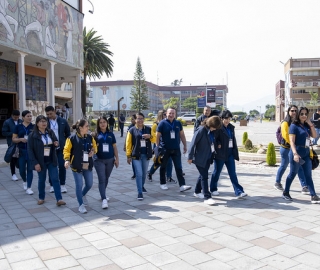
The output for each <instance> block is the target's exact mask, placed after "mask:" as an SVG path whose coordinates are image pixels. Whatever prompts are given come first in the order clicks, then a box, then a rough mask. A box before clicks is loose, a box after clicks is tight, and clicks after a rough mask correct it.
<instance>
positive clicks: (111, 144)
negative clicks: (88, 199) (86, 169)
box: [93, 116, 119, 209]
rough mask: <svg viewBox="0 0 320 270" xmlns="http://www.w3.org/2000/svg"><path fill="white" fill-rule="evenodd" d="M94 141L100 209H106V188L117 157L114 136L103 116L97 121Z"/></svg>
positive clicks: (116, 162)
mask: <svg viewBox="0 0 320 270" xmlns="http://www.w3.org/2000/svg"><path fill="white" fill-rule="evenodd" d="M95 140H96V142H97V146H98V152H97V155H96V156H97V159H95V160H94V162H93V165H94V168H95V169H96V172H97V175H98V181H99V192H100V196H101V200H102V209H106V208H108V200H107V197H106V188H107V185H108V181H109V177H110V175H111V172H112V169H113V166H116V168H118V166H119V155H118V149H117V144H116V138H115V137H114V134H113V133H112V132H110V130H109V127H108V120H107V117H105V116H100V117H99V118H98V121H97V130H96V135H95Z"/></svg>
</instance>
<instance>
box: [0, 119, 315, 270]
mask: <svg viewBox="0 0 320 270" xmlns="http://www.w3.org/2000/svg"><path fill="white" fill-rule="evenodd" d="M261 125H262V126H261ZM276 126H277V124H275V123H272V122H271V123H265V124H260V123H251V124H250V123H249V127H238V126H237V132H238V133H241V131H245V130H249V131H250V132H249V137H250V136H251V137H253V138H255V139H254V140H256V142H254V143H260V142H259V141H258V140H264V141H265V142H264V141H261V143H264V144H266V143H267V142H268V140H270V141H272V140H273V137H275V136H274V132H275V131H274V130H275V127H276ZM263 132H264V134H260V133H263ZM186 134H187V138H188V141H190V138H191V135H192V132H191V131H189V130H186ZM250 134H251V135H250ZM238 137H239V135H238ZM256 137H259V138H258V139H257V138H256ZM116 138H117V141H118V148H119V152H120V167H119V168H118V169H114V170H113V172H112V175H111V178H110V181H109V185H108V188H107V195H108V196H109V197H110V201H109V208H108V209H106V210H103V209H101V201H100V198H99V192H98V183H97V176H96V173H95V171H94V185H93V188H92V189H91V190H90V191H89V193H88V194H87V199H88V201H89V207H88V208H87V209H88V213H87V214H80V213H79V212H78V204H77V201H76V196H75V190H74V180H73V176H72V174H71V171H70V170H68V172H67V182H66V183H67V189H68V193H66V194H63V199H64V200H65V201H66V203H67V205H66V206H61V207H57V206H56V205H55V199H54V195H53V194H52V193H47V194H46V201H45V203H44V204H43V205H40V206H39V205H37V198H38V197H37V196H38V192H37V179H38V177H37V175H36V174H35V173H34V180H33V185H32V188H33V191H34V195H27V194H25V192H24V190H23V187H22V181H21V179H20V178H19V181H16V182H14V181H11V176H10V169H9V167H8V166H5V167H2V168H0V245H1V248H0V269H1V270H3V269H23V270H28V269H55V270H56V269H219V270H220V269H246V270H247V269H304V270H306V269H320V255H319V254H320V253H319V250H320V226H319V225H320V205H312V204H311V203H310V196H307V195H302V194H301V193H300V190H301V188H300V186H299V181H294V182H293V185H292V191H291V196H292V197H293V199H294V200H293V202H286V201H284V200H283V199H282V198H281V192H279V191H277V190H275V189H274V188H273V183H274V179H275V174H276V171H277V167H267V166H265V165H264V164H260V163H257V165H255V163H252V164H245V163H241V162H240V163H238V165H237V172H238V177H239V181H240V183H241V185H243V187H244V188H245V191H246V192H247V193H248V195H249V196H248V197H247V199H245V200H237V199H236V198H235V196H234V194H233V189H232V186H231V183H230V180H229V178H228V175H227V172H226V170H225V169H224V170H223V172H222V175H221V180H220V181H219V192H220V195H219V196H216V197H215V201H216V204H215V205H214V206H207V205H205V204H204V203H203V202H202V200H200V199H197V198H194V197H193V190H194V189H192V190H191V191H187V192H185V193H180V192H179V191H178V190H179V189H178V186H177V185H176V184H171V183H169V184H168V186H169V190H167V191H165V190H161V189H160V187H159V174H158V173H156V174H155V175H154V177H153V178H154V180H153V182H148V181H147V182H146V185H145V187H146V189H147V190H148V193H147V194H146V195H145V196H144V197H145V198H144V200H143V201H137V199H136V196H137V192H136V186H135V181H132V180H130V177H131V175H132V172H131V167H130V166H129V165H127V164H126V163H125V162H126V160H125V155H124V152H123V151H122V146H123V139H122V138H119V134H118V133H116ZM268 138H269V139H268ZM274 139H275V138H274ZM238 140H239V139H238ZM183 169H184V172H185V173H186V182H187V184H190V185H192V186H194V184H195V181H196V177H197V175H198V173H197V170H196V168H195V166H193V165H188V164H187V163H186V161H185V158H183ZM287 173H288V170H287V172H286V173H285V176H286V175H287ZM173 175H174V178H176V177H175V174H173ZM313 179H314V183H315V187H316V190H318V192H319V193H320V191H319V190H320V184H319V183H320V174H319V169H317V170H315V171H314V172H313ZM283 183H284V179H283ZM46 191H47V192H48V191H49V186H47V188H46Z"/></svg>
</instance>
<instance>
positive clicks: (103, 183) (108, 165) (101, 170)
mask: <svg viewBox="0 0 320 270" xmlns="http://www.w3.org/2000/svg"><path fill="white" fill-rule="evenodd" d="M93 165H94V168H95V169H96V172H97V175H98V181H99V192H100V196H101V199H102V200H105V199H106V188H107V186H108V182H109V177H110V174H111V172H112V169H113V166H114V158H108V159H97V160H95V161H94V163H93Z"/></svg>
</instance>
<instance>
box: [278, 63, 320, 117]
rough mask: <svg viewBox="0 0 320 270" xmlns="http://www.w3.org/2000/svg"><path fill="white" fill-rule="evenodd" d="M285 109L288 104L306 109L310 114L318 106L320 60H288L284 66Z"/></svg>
mask: <svg viewBox="0 0 320 270" xmlns="http://www.w3.org/2000/svg"><path fill="white" fill-rule="evenodd" d="M284 73H285V86H284V89H285V90H284V103H285V108H288V106H289V105H290V104H294V105H297V106H298V107H301V106H303V107H308V108H309V109H310V113H313V112H314V111H316V108H317V107H318V106H320V104H319V97H318V95H319V87H320V58H290V59H289V60H288V61H287V62H286V63H285V65H284Z"/></svg>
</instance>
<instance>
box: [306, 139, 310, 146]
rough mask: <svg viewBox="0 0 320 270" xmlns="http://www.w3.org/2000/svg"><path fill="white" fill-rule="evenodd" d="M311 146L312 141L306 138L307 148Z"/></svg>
mask: <svg viewBox="0 0 320 270" xmlns="http://www.w3.org/2000/svg"><path fill="white" fill-rule="evenodd" d="M309 146H310V139H309V138H306V147H309Z"/></svg>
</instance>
